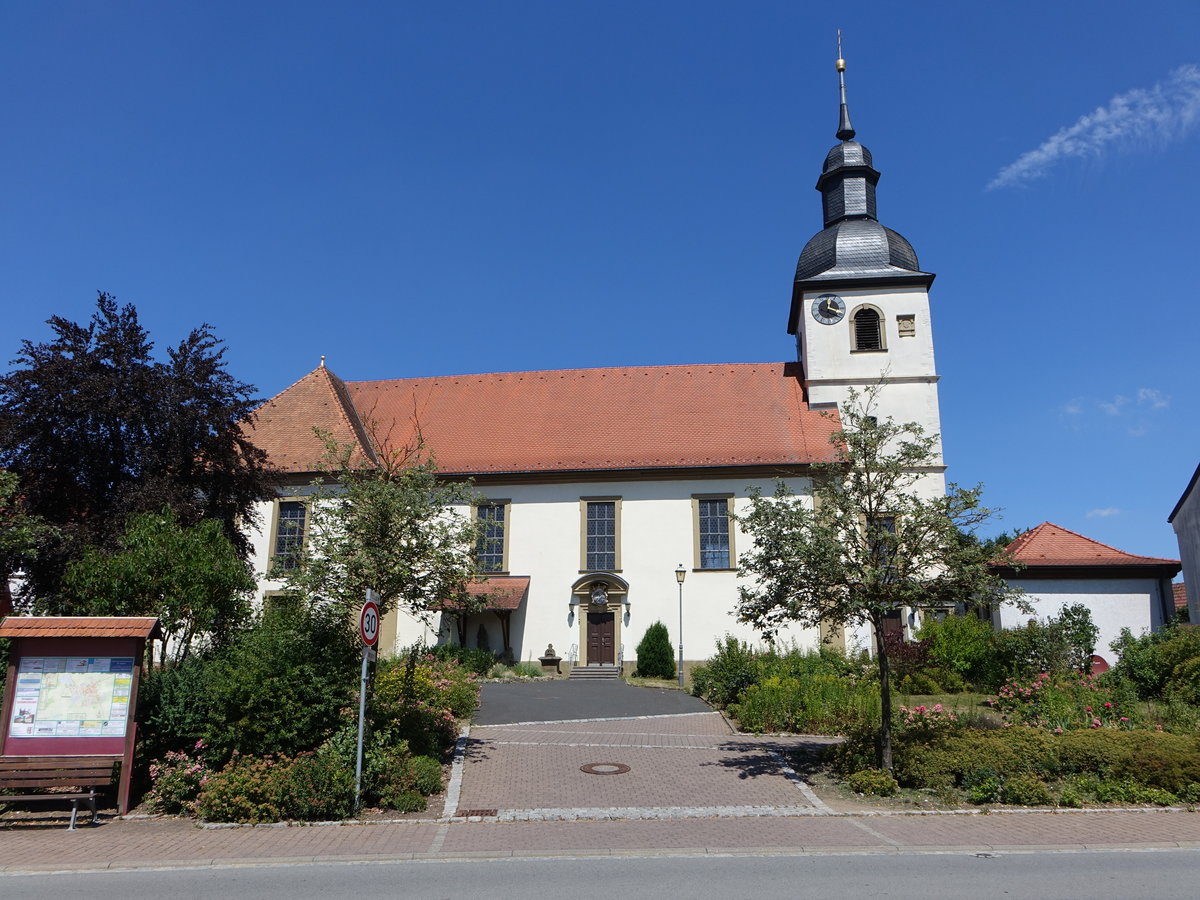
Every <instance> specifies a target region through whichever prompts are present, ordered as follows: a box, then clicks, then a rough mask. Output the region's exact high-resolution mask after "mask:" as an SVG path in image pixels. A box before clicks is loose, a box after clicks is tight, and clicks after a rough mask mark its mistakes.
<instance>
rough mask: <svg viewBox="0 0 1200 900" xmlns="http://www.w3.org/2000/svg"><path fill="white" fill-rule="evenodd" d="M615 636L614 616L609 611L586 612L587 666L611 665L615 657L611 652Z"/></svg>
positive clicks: (615, 659) (614, 661)
mask: <svg viewBox="0 0 1200 900" xmlns="http://www.w3.org/2000/svg"><path fill="white" fill-rule="evenodd" d="M615 637H616V616H615V615H614V614H613V613H610V612H590V613H588V614H587V661H588V665H589V666H596V665H602V666H611V665H613V664H615V663H616V661H617V657H616V655H615V654H614V652H613V645H614V643H615Z"/></svg>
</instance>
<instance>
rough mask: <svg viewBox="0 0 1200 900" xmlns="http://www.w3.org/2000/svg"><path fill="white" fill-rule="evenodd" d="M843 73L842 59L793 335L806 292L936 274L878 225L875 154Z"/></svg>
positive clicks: (801, 266)
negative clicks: (858, 136) (816, 223)
mask: <svg viewBox="0 0 1200 900" xmlns="http://www.w3.org/2000/svg"><path fill="white" fill-rule="evenodd" d="M839 50H840V44H839ZM845 69H846V64H845V61H844V60H843V59H841V57H840V55H839V57H838V62H837V70H838V90H839V94H840V101H841V105H840V109H839V121H838V131H837V139H838V143H837V144H836V145H834V147H833V149H832V150H830V151H829V152H828V153H827V154H826V155H825V163H824V165H822V166H821V177H820V178H818V179H817V185H816V187H817V190H818V191H820V192H821V207H822V212H823V213H824V219H825V228H824V230H822V231H819V232H817V234H816V235H814V236H813V237H812V239H811V240H810V241H809V242H808V243H807V244H805V245H804V250H803V251H801V253H800V261H799V262H798V263H797V264H796V279H795V282H794V283H793V285H792V309H791V312H790V313H789V315H788V332H789V333H790V334H795V333H796V331H797V327H798V322H799V316H800V314H801V311H802V301H803V299H804V291H805V290H806V289H809V288H813V289H819V290H830V289H833V288H836V287H844V288H847V287H848V288H854V287H884V286H893V285H903V284H921V285H924V286H925V287H926V288H928V287H929V285H930V284H932V283H933V277H934V276H933V275H932V274H930V273H928V272H922V271H921V268H920V265H919V263H918V262H917V254H916V252H915V251H914V250H913V248H912V244H910V243H909V242H908V241H907V240H905V239H904V237H903V236H902V235H900V234H898V233H897V232H895V231H892V229H890V228H888V227H887V226H885V225H882V224H880V222H879V216H878V213H877V211H876V205H875V186H876V185H877V184H878V183H879V171H878V170H877V169H876V168H875V165H874V161H873V160H872V159H871V151H870V150H868V149H867V148H866V147H864V146H863V145H862V144H860V143H859V142H858V141H856V140H854V137H855V132H854V128H853V126H851V124H850V112H849V110H848V109H847V107H846V80H845V74H844V73H845Z"/></svg>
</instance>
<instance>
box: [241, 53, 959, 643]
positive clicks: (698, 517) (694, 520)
mask: <svg viewBox="0 0 1200 900" xmlns="http://www.w3.org/2000/svg"><path fill="white" fill-rule="evenodd" d="M843 69H844V64H843V63H842V61H841V60H839V78H841V72H842V70H843ZM841 87H842V90H841V104H840V109H839V127H838V130H837V141H838V142H837V144H835V146H834V147H833V149H831V150H830V151H829V152H828V154H827V155H826V157H825V159H824V162H823V164H822V166H821V170H820V174H819V177H818V180H817V184H816V189H817V190H818V191H819V192H820V194H821V198H822V212H823V223H824V224H823V228H822V229H821V230H820V231H818V232H817V233H816V234H815V235H814V236H813V237H812V238H811V239H810V240H809V241H808V242H807V244H806V245H805V246H804V248H803V250H802V251H801V253H800V257H799V262H798V264H797V268H796V274H795V278H794V279H793V282H792V284H791V285H790V292H787V293H785V292H784V291H781V294H782V295H783V296H781V297H780V298H779V301H778V302H779V306H780V320H781V323H780V324H781V325H782V324H783V322H782V320H783V317H784V313H785V312H786V313H787V330H788V333H789V334H791V335H794V336H795V339H796V346H797V359H795V360H788V361H781V362H765V363H708V362H704V363H698V364H696V365H673V366H639V367H620V368H597V369H571V370H562V371H531V372H500V373H491V374H468V375H447V376H433V377H426V378H403V379H393V380H384V381H355V380H352V379H346V380H343V378H340V377H338V375H335V374H334V372H333V371H332V367H327V366H326V365H325V364H324V360H322V364H321V365H320V366H319V367H317V368H316V369H314V370H313V371H311V372H309V373H308V374H306V375H304V376H303V377H301V378H299V380H298V381H296V382H295V383H294V384H292V385H291V386H290V387H288V388H287V389H285V390H284V391H282V392H281V393H280V394H278V395H277V396H275V397H273V398H271V399H270V400H269V401H268V402H267V403H266V404H265V405H264V406H263V407H262V408H261V409H259V410H258V413H257V416H256V421H255V422H254V425H253V434H252V439H253V440H254V442H255V443H256V444H257V445H258V446H260V447H261V448H262V449H264V450H265V451H266V452H267V454H268V457H269V460H270V462H271V463H272V464H273V465H274V466H275V467H277V468H278V469H279V470H281V471H282V472H283V473H284V475H285V481H284V488H283V489H282V492H281V495H280V497H279V498H278V499H277V500H276V501H274V503H273V504H271V505H270V507H269V508H264V510H263V515H262V517H261V518H262V522H263V528H262V531H261V533H259V534H258V535H257V538H256V544H255V546H256V553H257V558H256V560H255V566H256V570H258V571H268V570H269V569H270V568H271V564H272V562H273V560H276V559H277V558H278V557H280V555H281V554H288V553H293V552H295V549H296V545H297V543H298V542H300V541H302V539H303V534H304V529H305V527H306V523H307V519H306V500H307V497H308V496H309V494H310V492H311V487H310V485H311V482H312V480H313V478H314V476H315V475H316V474H317V473H318V469H319V467H320V461H321V458H322V456H323V454H324V451H325V444H324V442H323V440H322V439H321V438H319V437H318V435H317V433H316V430H315V429H318V430H320V431H321V432H322V433H324V434H325V435H328V436H329V437H330V438H332V439H333V440H335V441H337V442H338V443H339V444H341V445H349V446H352V447H353V448H354V452H355V454H356V455H357V456H358V458H359V459H361V460H364V461H367V462H369V461H371V460H372V459H373V458H374V456H375V454H376V453H377V452H378V450H379V448H380V446H381V442H386V443H387V445H388V446H389V447H392V448H396V447H411V446H416V445H417V444H418V443H420V444H421V445H423V446H424V447H425V448H427V449H428V450H429V451H430V452H431V453H432V454H433V455H434V457H435V459H436V463H437V467H438V470H439V472H440V473H441V475H442V476H444V477H446V478H455V479H467V478H469V479H471V481H472V482H473V485H474V488H475V490H476V491H477V492H478V494H479V495H480V499H479V501H478V503H477V504H476V505H475V506H474V507H473V508H471V509H463V510H461V512H462V513H463V514H465V515H472V516H475V517H477V518H478V519H479V520H480V524H481V525H482V526H484V527H485V528H486V531H487V537H486V539H485V541H484V542H483V543H481V546H480V553H479V566H480V569H481V572H482V573H483V574H486V575H487V576H488V578H489V582H485V586H486V585H487V584H489V583H490V584H493V586H499V587H501V588H502V590H496V591H493V590H488V591H487V593H488V597H489V603H490V608H489V610H488V611H486V612H484V613H482V614H478V615H475V616H473V617H471V619H470V621H467V622H465V623H464V622H462V621H461V620H458V621H451V620H453V619H454V616H453V615H451V614H450V613H444V614H442V616H441V620H440V621H438V622H435V623H434V624H433V626H432V627H431V629H430V630H429V631H425V630H423V626H421V625H420V623H418V622H415V621H408V620H406V619H405V618H404V617H402V616H398V617H393V618H392V619H391V620H390V621H385V623H384V628H383V631H382V637H381V642H380V646H381V647H382V648H383V649H385V650H387V649H388V648H389V646H391V647H398V646H404V645H407V644H410V643H412V642H413V641H415V640H418V639H423V640H427V641H434V640H440V641H446V640H451V641H457V640H464V641H465V642H466V643H467V644H468V645H471V646H486V647H488V648H490V649H492V650H495V651H497V652H500V651H504V652H507V653H509V654H511V655H512V656H513V657H515V658H518V659H522V660H527V659H530V658H532V657H536V656H539V655H541V654H542V652H543V651H544V649H545V648H546V647H547V646H548V645H551V644H552V645H553V646H554V647H555V648H556V649H557V651H558V653H559V654H561V655H562V657H563V658H564V659H566V661H567V662H569V663H574V664H577V665H589V666H591V665H599V664H605V665H607V664H619V663H622V662H624V663H631V662H632V661H633V658H634V647H635V646H636V644H637V643H638V641H639V640H640V638H641V636H642V635H643V634H644V632H645V630H646V628H647V627H648V626H649V625H651V624H653V623H654V622H656V621H662V622H664V623H666V624H667V626H668V629H669V631H670V633H671V641H672V644H673V645H674V644H677V643H678V642H679V640H680V635H679V633H678V628H679V617H680V614H679V595H678V583H677V581H676V574H675V573H676V569H677V567H678V566H680V565H681V564H682V566H683V569H684V571H685V578H686V580H685V584H684V587H683V615H682V618H683V626H682V627H683V634H682V642H683V644H684V646H685V648H686V650H685V655H686V656H687V657H688V658H689V659H704V658H707V657H708V656H709V655H710V653H711V651H712V649H713V646H714V642H715V641H716V640H718V639H720V638H721V637H722V636H723V635H725V634H732V635H734V636H736V637H739V638H741V639H744V640H747V641H751V642H753V643H759V642H760V636H759V635H757V634H755V633H753V632H751V631H750V630H749V629H748V628H746V627H744V626H742V625H740V624H739V623H738V622H737V620H736V618H735V617H734V615H733V611H734V609H735V605H736V601H737V598H738V581H737V565H738V553H739V551H740V550H742V549H744V548H745V547H746V546H747V541H748V539H747V537H746V536H745V535H744V534H743V533H742V532H741V531H740V529H739V528H738V525H737V522H736V520H735V517H734V515H733V513H735V512H739V511H741V510H743V509H745V508H746V506H747V504H748V502H749V499H748V498H749V496H750V492H751V491H752V490H755V489H757V490H761V491H762V492H763V493H765V494H770V493H771V492H772V491H773V490H774V484H775V479H777V478H783V479H784V480H785V481H787V482H788V483H789V485H790V486H791V487H792V489H793V490H795V491H796V492H797V493H803V492H804V489H805V487H806V485H807V483H808V479H809V478H810V474H811V467H812V466H813V465H814V464H817V463H822V462H828V461H831V460H833V458H834V447H833V445H832V443H831V437H832V436H833V435H834V433H835V432H836V431H837V430H838V429H839V427H840V425H839V420H838V412H837V404H838V403H839V402H841V401H842V400H844V399H845V398H846V397H847V396H848V393H849V391H850V390H852V389H856V390H859V391H861V390H862V389H863V388H865V387H867V386H870V385H872V384H876V383H881V384H882V388H881V391H880V394H879V397H878V400H877V408H876V410H875V412H877V413H878V414H879V415H881V416H890V417H892V418H894V419H895V420H896V421H898V422H917V423H919V424H920V425H921V426H922V427H923V428H924V429H925V430H926V432H927V433H930V434H938V433H940V431H941V422H940V413H939V407H938V388H937V384H938V374H937V371H936V366H935V363H934V352H933V333H932V325H931V320H930V304H929V288H930V285H931V284H932V282H933V280H934V276H933V275H932V274H930V273H928V272H924V271H922V270H921V268H920V267H919V265H918V263H917V256H916V253H915V252H914V251H913V248H912V245H911V244H909V242H908V241H907V240H906V239H905V238H904V237H902V236H901V235H900V234H898V233H897V232H895V231H893V230H892V229H890V228H886V227H884V226H883V225H882V224H881V223H880V222H879V220H878V218H877V211H876V196H875V188H876V183H877V182H878V180H879V178H880V173H879V172H878V171H877V170H876V169H875V168H874V165H873V160H872V157H871V153H870V151H869V150H867V148H866V147H864V146H863V145H862V144H861V143H859V142H858V141H856V140H854V138H855V132H854V129H853V128H852V127H851V125H850V118H849V113H848V111H847V107H846V103H845V90H844V84H843V85H842V86H841ZM786 287H787V286H786V285H781V288H786ZM788 293H790V303H789V302H788V301H789V297H788ZM764 302H771V301H770V300H769V299H768V300H766V301H764ZM339 367H340V363H339ZM943 469H944V467H943V466H942V465H941V459H940V457H939V458H938V459H936V460H934V464H933V465H932V466H930V467H929V470H928V471H927V473H926V474H925V476H924V480H923V482H922V487H921V489H922V490H923V491H926V492H928V493H930V494H937V493H940V492H943V491H944V476H943ZM280 587H281V584H280V583H279V582H272V581H263V582H262V583H261V584H260V596H266V595H267V594H269V593H270V592H272V591H276V590H279V589H280ZM818 636H819V633H818V632H817V631H816V630H815V629H814V630H812V631H796V632H794V633H790V634H784V635H781V637H782V638H783V639H785V640H787V639H793V640H796V641H797V642H799V643H800V644H801V645H809V646H811V645H813V644H815V643H816V641H817V639H818ZM844 639H845V640H846V641H848V642H849V643H850V644H852V645H858V646H862V647H869V646H870V637H869V636H868V635H866V634H857V633H850V634H848V635H846V636H845V637H844Z"/></svg>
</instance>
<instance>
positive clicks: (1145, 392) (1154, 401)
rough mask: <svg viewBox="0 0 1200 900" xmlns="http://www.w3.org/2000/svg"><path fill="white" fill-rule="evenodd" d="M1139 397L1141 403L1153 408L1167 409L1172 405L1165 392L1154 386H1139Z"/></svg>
mask: <svg viewBox="0 0 1200 900" xmlns="http://www.w3.org/2000/svg"><path fill="white" fill-rule="evenodd" d="M1137 398H1138V403H1139V404H1141V405H1142V406H1148V407H1150V408H1151V409H1166V408H1167V407H1168V406H1170V405H1171V401H1170V400H1169V399H1168V398H1167V397H1165V396H1164V395H1163V392H1162V391H1159V390H1155V389H1154V388H1138V393H1137Z"/></svg>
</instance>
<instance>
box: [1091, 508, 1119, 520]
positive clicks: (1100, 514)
mask: <svg viewBox="0 0 1200 900" xmlns="http://www.w3.org/2000/svg"><path fill="white" fill-rule="evenodd" d="M1120 514H1121V511H1120V510H1119V509H1117V508H1116V507H1115V506H1106V507H1105V508H1104V509H1089V510H1088V512H1087V518H1089V519H1107V518H1108V517H1109V516H1117V515H1120Z"/></svg>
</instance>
